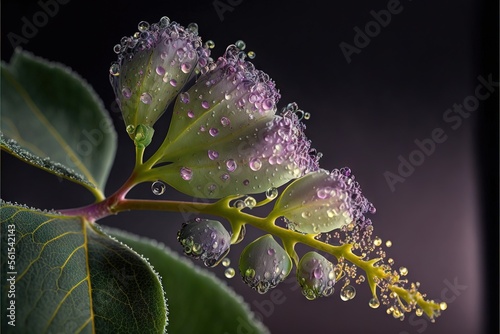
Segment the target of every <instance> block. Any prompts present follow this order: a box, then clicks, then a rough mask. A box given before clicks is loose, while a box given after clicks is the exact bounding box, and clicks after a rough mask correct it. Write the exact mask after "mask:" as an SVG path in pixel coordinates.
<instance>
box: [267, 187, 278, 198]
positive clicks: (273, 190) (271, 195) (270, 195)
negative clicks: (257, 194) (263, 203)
mask: <svg viewBox="0 0 500 334" xmlns="http://www.w3.org/2000/svg"><path fill="white" fill-rule="evenodd" d="M278 194H279V192H278V189H277V188H274V187H273V188H269V189H267V190H266V198H267V199H269V200H273V199H275V198H276V197H278Z"/></svg>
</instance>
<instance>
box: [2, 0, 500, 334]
mask: <svg viewBox="0 0 500 334" xmlns="http://www.w3.org/2000/svg"><path fill="white" fill-rule="evenodd" d="M218 3H224V4H226V5H228V6H229V7H230V8H231V10H229V9H227V11H224V12H221V11H220V10H219V12H218V11H217V10H216V9H215V7H214V4H218ZM229 3H231V4H232V5H230V4H229ZM484 3H485V2H484ZM394 4H395V2H394V1H376V2H374V1H357V2H354V3H347V2H342V3H338V4H335V3H332V4H328V5H325V4H324V3H321V2H319V1H309V2H298V3H293V2H291V3H287V4H286V5H283V6H279V5H278V4H270V3H269V2H266V1H232V2H230V1H224V0H221V1H203V2H202V1H199V2H195V1H179V2H172V1H169V2H165V1H162V2H160V1H148V0H144V1H141V2H138V3H132V2H130V3H128V4H126V3H124V2H119V1H109V2H107V3H106V6H107V7H106V8H103V7H101V6H102V5H98V4H97V3H95V4H93V5H91V4H89V3H88V2H85V1H81V0H73V1H71V2H69V3H67V4H64V5H62V4H61V5H59V8H58V11H57V13H55V14H54V15H53V17H49V18H48V20H47V22H46V24H44V25H42V26H40V27H38V29H37V32H36V33H34V34H33V36H32V37H30V38H26V40H27V42H26V43H24V44H23V45H22V46H23V47H24V48H25V49H26V50H28V51H31V52H33V53H35V54H36V55H39V56H42V57H45V58H47V59H50V60H54V61H59V62H62V63H65V64H66V65H68V66H70V67H72V68H73V69H74V70H75V71H77V72H78V73H80V74H81V75H82V76H83V77H85V78H86V79H87V80H88V82H89V83H90V84H91V85H92V86H93V87H94V88H95V89H96V91H97V93H98V94H99V95H100V96H101V98H102V99H103V101H104V104H105V105H106V106H107V109H108V110H109V111H110V112H111V116H112V118H113V121H114V124H115V127H116V129H117V132H118V134H119V141H120V142H119V151H118V157H117V161H116V163H115V165H114V167H113V170H112V174H111V176H110V179H109V183H108V187H107V189H106V192H107V194H110V193H111V192H112V191H114V190H115V189H116V188H117V187H118V186H119V185H120V184H121V183H122V182H124V180H125V179H126V178H127V176H128V174H129V172H130V171H131V170H132V168H133V164H134V158H133V154H134V152H133V146H132V143H131V141H130V139H129V138H128V136H127V134H126V132H125V129H124V125H123V121H122V120H121V118H120V116H121V115H120V113H119V112H118V111H117V109H116V105H115V104H114V103H113V91H112V89H111V87H110V86H109V82H108V69H109V65H110V64H111V62H112V61H113V60H115V58H116V56H115V54H114V53H113V51H112V48H113V46H114V45H115V44H116V41H118V40H119V39H120V38H121V37H122V36H124V35H127V34H130V31H131V30H133V29H134V28H135V27H136V25H137V23H138V22H139V21H141V20H146V21H149V22H156V21H157V20H158V19H159V18H160V17H161V16H162V15H167V16H169V17H170V18H171V19H172V20H175V21H177V22H179V23H180V24H182V25H184V26H185V25H187V24H188V23H190V22H196V23H198V25H199V31H200V35H201V36H202V38H203V40H204V41H206V40H209V39H212V40H214V41H215V43H216V47H215V48H214V49H213V50H212V56H213V57H217V56H219V55H221V54H222V53H223V52H224V50H225V47H226V46H227V45H228V44H230V43H234V42H235V41H236V40H238V39H242V40H244V41H245V42H246V45H247V48H246V50H247V51H250V50H252V51H254V52H255V53H256V55H257V56H256V58H255V59H254V60H253V62H254V64H255V65H256V67H257V68H258V69H261V70H263V71H265V72H267V73H268V74H269V75H270V76H271V78H272V79H273V80H274V81H275V82H276V85H277V88H278V89H279V90H280V93H281V95H282V98H281V100H280V102H279V103H278V106H279V108H282V107H284V106H286V104H288V103H290V102H297V103H298V105H299V107H300V108H301V109H303V110H304V111H306V112H309V113H310V114H311V118H310V119H309V120H308V121H306V125H307V129H306V134H307V135H308V136H309V138H310V139H311V140H312V143H313V145H312V146H313V147H315V148H317V149H318V151H320V152H322V153H323V154H324V155H323V158H322V159H321V160H320V165H321V167H322V168H325V169H333V168H341V167H344V166H349V167H350V168H351V169H352V171H353V173H354V175H355V176H356V180H357V181H359V182H360V184H361V187H362V188H363V193H364V195H365V196H366V197H367V198H368V200H369V201H371V202H372V203H373V204H374V205H375V207H376V208H377V212H376V214H375V215H370V218H371V219H372V221H373V224H374V228H375V235H378V236H379V237H381V238H382V239H383V240H384V241H385V240H391V241H392V242H393V246H392V247H391V248H388V250H387V252H388V256H389V257H392V258H394V260H395V263H396V264H395V267H396V268H397V267H399V266H405V267H407V268H408V269H409V275H408V278H409V279H410V281H419V282H420V283H421V289H420V290H421V291H422V292H426V293H427V294H428V297H430V298H436V299H443V300H445V301H447V302H448V310H446V311H445V312H444V313H443V315H442V316H441V317H440V318H438V319H437V322H436V323H435V324H431V323H429V322H428V321H425V318H418V319H416V318H413V317H412V316H407V317H406V319H405V320H404V321H402V322H400V321H398V320H395V319H393V318H392V317H391V316H388V315H387V314H385V309H384V308H383V307H380V308H379V309H377V310H373V309H371V308H370V307H369V306H368V301H369V299H370V295H369V291H368V287H367V285H366V284H362V285H356V288H357V296H356V297H355V298H354V300H352V301H349V302H343V301H342V300H341V299H340V298H339V294H338V292H339V287H337V289H336V292H335V293H334V294H333V296H331V297H329V298H322V299H319V300H315V301H308V300H306V299H305V298H304V297H303V296H302V295H301V293H300V291H299V290H295V291H293V290H294V284H290V283H286V282H285V283H283V284H282V285H279V286H278V288H277V289H280V290H281V291H282V292H283V295H282V297H281V298H280V299H279V300H278V301H271V300H270V296H269V294H267V295H259V294H257V293H256V292H255V291H253V290H251V289H249V288H248V287H247V286H246V285H244V283H243V282H242V281H241V279H240V278H239V277H238V276H235V277H234V278H233V279H231V280H227V279H225V278H224V274H223V270H224V268H223V267H222V266H220V267H218V268H215V269H214V270H213V272H214V273H215V274H216V275H217V276H218V277H220V278H222V279H224V280H226V281H227V283H228V284H229V285H230V286H232V287H234V289H235V290H236V292H237V293H239V294H241V295H243V296H244V298H245V300H246V301H247V302H248V303H249V304H251V306H252V309H254V310H255V311H257V312H259V313H260V314H261V315H262V316H263V322H264V323H265V324H266V325H267V326H268V327H269V329H270V330H271V332H272V333H303V332H320V331H321V332H325V333H394V334H406V333H409V334H414V333H426V334H431V333H440V334H441V333H445V334H446V333H459V334H462V333H463V334H476V333H483V332H485V327H484V326H485V321H486V320H485V319H486V318H484V317H485V315H487V313H488V312H489V311H490V310H489V309H488V305H489V304H491V299H495V300H497V298H498V293H496V291H497V289H498V286H496V287H495V286H493V287H489V286H485V279H486V277H487V275H488V271H487V270H488V269H491V268H486V267H485V265H484V264H485V263H486V260H485V257H486V256H487V255H485V253H484V251H485V250H484V245H485V242H486V240H487V237H488V234H489V233H491V232H489V231H485V230H484V229H483V227H484V226H486V224H485V223H484V219H485V218H484V217H485V216H484V212H483V209H484V206H483V204H484V202H482V201H483V200H484V199H485V198H486V199H487V198H488V197H489V196H492V197H493V198H497V197H495V196H496V194H488V193H485V188H484V187H482V186H483V184H481V181H482V178H481V177H480V176H481V175H480V168H482V167H481V166H483V165H484V163H485V162H486V160H485V154H486V153H488V151H487V149H488V147H486V146H484V143H483V142H481V141H480V140H481V138H484V136H485V133H486V132H487V131H490V130H491V129H492V127H491V124H489V123H490V118H491V120H492V121H493V122H497V121H496V120H497V119H498V118H497V117H498V108H497V109H496V110H495V109H488V108H487V106H488V105H489V106H491V105H492V100H495V101H497V100H498V92H497V89H499V88H498V87H493V88H494V90H495V91H494V92H492V94H491V96H490V97H488V98H485V100H484V101H480V102H479V107H478V108H477V110H475V111H471V112H470V117H468V118H464V117H463V116H460V117H459V118H456V117H457V115H460V114H459V113H448V112H447V110H448V109H450V108H451V109H453V108H454V104H463V103H464V100H466V99H467V98H468V97H469V96H475V94H476V87H477V86H478V85H479V84H481V81H480V80H478V76H482V78H485V79H486V80H487V79H488V76H489V75H490V74H492V78H493V80H494V81H498V67H495V66H491V67H488V66H485V65H484V64H483V61H484V59H483V58H484V57H486V55H485V54H484V53H483V52H484V49H483V48H482V45H483V44H486V42H487V40H486V38H485V37H484V36H482V34H481V33H482V31H481V27H482V26H481V23H482V24H484V22H482V20H483V17H482V16H481V15H482V14H484V13H483V11H482V10H483V8H482V6H483V2H475V1H472V0H469V1H462V2H460V3H457V2H452V1H446V2H439V3H435V2H430V1H410V0H406V1H401V2H400V4H399V6H398V7H397V8H398V9H394V8H396V7H390V6H394ZM497 5H498V4H497ZM388 6H389V7H390V8H392V9H393V10H394V11H398V10H399V12H398V13H397V14H392V16H391V21H390V22H389V23H388V24H386V27H381V28H380V32H379V33H378V34H375V33H373V35H374V36H373V37H370V41H369V43H368V44H367V45H365V46H364V47H362V48H361V47H359V48H357V49H358V51H359V52H355V53H352V54H351V55H350V62H349V63H348V61H347V58H346V56H345V55H344V54H343V53H342V51H341V48H340V47H339V44H341V43H342V42H345V43H348V44H350V45H355V41H354V38H355V34H356V31H355V30H354V28H355V27H359V28H360V29H364V27H365V25H366V24H367V23H369V22H370V21H373V20H374V16H373V14H371V11H372V10H373V11H375V12H379V11H380V10H383V9H384V10H385V9H387V8H388ZM2 7H3V8H2V12H3V15H2V29H1V30H2V44H3V45H2V46H3V47H2V60H4V61H7V60H8V59H9V58H10V55H11V54H12V50H13V48H12V45H11V43H10V42H9V39H8V34H9V33H11V32H13V33H16V34H18V35H22V26H23V22H24V21H23V20H22V18H23V17H26V18H27V19H28V20H31V19H32V17H33V15H34V14H36V13H37V12H39V11H41V10H42V8H41V7H40V5H38V4H37V3H36V1H32V2H26V3H18V2H16V1H4V2H2ZM226 8H228V7H226ZM497 12H498V11H497ZM497 28H498V25H495V29H496V31H497V32H498V29H497ZM495 42H496V43H498V38H496V39H495ZM495 61H498V59H496V60H495ZM480 92H481V93H482V94H485V93H486V92H488V90H487V88H486V90H485V89H481V90H480ZM469 100H470V99H469ZM480 113H481V114H480ZM167 114H168V111H167V113H166V114H165V115H164V116H163V118H161V119H160V121H159V122H158V124H157V126H156V133H157V134H160V133H162V131H166V129H167V128H168V116H167ZM452 116H453V117H455V118H453V119H451V118H450V117H452ZM459 122H460V123H459ZM436 129H441V131H440V130H436ZM436 131H437V132H436ZM433 132H434V137H435V138H437V139H438V141H441V142H440V143H438V142H437V141H435V140H434V141H433V142H434V145H435V147H434V149H433V151H432V150H430V148H429V147H430V146H428V148H429V150H430V151H432V153H429V154H418V153H414V152H415V150H420V151H422V149H419V146H418V145H417V144H416V143H415V140H418V141H420V142H422V141H424V142H427V143H428V141H426V139H429V138H433ZM436 133H438V134H439V135H436ZM444 138H446V139H444ZM495 139H498V137H495ZM159 142H161V138H159V136H157V138H154V140H153V144H152V146H155V145H158V144H159ZM480 144H483V146H480ZM495 145H496V143H492V144H491V149H492V152H491V153H488V154H491V155H495V154H498V152H497V151H496V150H495V147H497V146H495ZM150 151H151V150H150ZM485 152H486V153H485ZM400 156H401V157H402V158H403V159H405V160H408V161H409V160H410V158H411V159H412V161H414V162H417V163H416V164H417V165H418V166H415V167H414V171H412V172H410V171H409V170H408V171H407V174H411V175H408V176H405V177H404V182H397V183H394V184H393V186H392V189H391V186H390V185H389V184H388V181H387V179H386V176H384V174H385V175H388V174H387V172H388V171H389V172H391V173H393V174H394V175H397V174H398V165H399V164H400V163H401V160H400V158H399V157H400ZM419 157H420V160H418V158H419ZM422 157H423V161H422ZM2 160H3V163H2V169H3V171H2V172H3V173H2V179H1V181H2V198H3V199H5V200H10V201H17V202H20V203H26V204H27V205H30V206H36V207H40V208H42V209H50V208H68V207H73V206H78V205H83V204H87V203H88V202H89V201H90V200H91V198H90V196H89V194H87V193H86V192H85V190H79V189H78V187H76V186H74V185H72V184H69V183H67V182H58V180H57V178H56V177H53V176H50V175H47V174H46V173H44V172H42V171H38V170H36V169H34V168H30V167H27V166H24V165H23V164H22V163H20V162H18V161H17V160H15V159H12V158H11V157H9V156H7V155H4V154H2ZM495 163H496V161H495ZM12 172H14V173H15V174H16V175H18V176H19V177H20V178H21V179H20V180H16V179H14V178H13V177H9V175H10V174H9V173H12ZM405 175H406V174H405ZM400 177H401V176H400ZM497 177H498V175H495V176H493V175H492V176H491V178H492V182H495V180H498V179H497ZM398 180H399V181H401V179H398ZM45 186H47V187H49V189H51V193H50V196H48V195H47V194H46V193H45V192H44V190H43V189H44V187H45ZM495 191H498V189H496V190H495ZM72 192H74V193H75V195H72V196H69V195H68V194H72ZM129 196H137V197H148V198H162V199H166V198H169V196H175V197H176V198H178V199H188V197H186V196H183V195H178V194H177V193H176V192H175V191H174V190H173V189H171V188H169V187H167V190H166V192H165V194H164V195H162V196H161V197H155V196H154V195H153V194H152V193H151V190H150V189H149V185H144V186H141V187H138V189H135V190H134V191H132V193H131V194H130V195H129ZM497 209H498V207H497ZM182 222H183V217H182V216H181V215H180V214H171V213H154V212H133V213H123V214H120V215H118V216H114V217H108V218H106V219H104V220H102V221H101V223H102V224H103V225H108V226H113V227H119V228H122V229H125V230H128V231H131V232H135V233H137V234H140V235H143V236H147V237H150V238H155V239H159V240H160V241H162V242H164V243H165V244H167V245H168V246H170V247H171V248H172V249H174V250H176V251H178V252H182V250H181V247H180V245H179V244H178V243H177V240H176V233H177V231H178V230H179V229H180V226H181V223H182ZM488 224H491V225H494V226H496V229H498V227H497V226H498V220H496V221H490V222H488ZM496 231H497V230H496ZM260 235H262V233H261V232H260V231H258V230H255V229H253V228H252V227H250V226H249V227H248V229H247V236H246V238H245V240H244V241H243V242H242V243H241V244H239V245H237V246H235V247H233V248H232V250H231V252H230V254H229V258H230V259H231V261H232V263H231V265H232V267H234V268H237V261H238V256H239V254H240V253H241V250H242V249H243V248H244V246H245V245H247V244H248V243H249V242H251V241H252V240H254V239H255V238H256V237H258V236H260ZM298 250H299V252H300V254H301V255H302V254H305V253H306V252H307V251H309V249H307V248H305V247H299V249H298ZM490 252H492V253H493V255H495V256H498V249H494V250H490ZM493 255H492V256H493ZM488 261H490V262H491V263H493V264H494V265H495V266H497V265H498V260H495V259H490V260H488ZM196 263H197V264H199V265H201V263H199V262H196ZM493 274H495V272H493ZM495 275H496V274H495ZM497 277H498V276H494V279H493V282H494V283H495V284H498V280H497ZM490 288H491V289H492V290H490ZM488 291H489V292H488ZM491 291H493V293H492V292H491ZM495 293H496V294H495ZM493 304H495V305H497V304H498V303H497V302H494V303H493ZM207 307H210V305H207ZM497 315H498V313H497ZM173 321H175V319H173ZM235 333H236V330H235Z"/></svg>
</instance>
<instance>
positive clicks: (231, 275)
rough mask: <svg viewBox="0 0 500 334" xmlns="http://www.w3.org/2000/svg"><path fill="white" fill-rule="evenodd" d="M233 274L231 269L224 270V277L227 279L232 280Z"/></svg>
mask: <svg viewBox="0 0 500 334" xmlns="http://www.w3.org/2000/svg"><path fill="white" fill-rule="evenodd" d="M235 273H236V272H235V271H234V269H233V268H227V269H226V270H224V276H226V277H227V278H233V277H234V274H235Z"/></svg>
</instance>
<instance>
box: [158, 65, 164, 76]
mask: <svg viewBox="0 0 500 334" xmlns="http://www.w3.org/2000/svg"><path fill="white" fill-rule="evenodd" d="M156 74H158V75H161V76H164V75H165V69H164V68H163V67H161V66H156Z"/></svg>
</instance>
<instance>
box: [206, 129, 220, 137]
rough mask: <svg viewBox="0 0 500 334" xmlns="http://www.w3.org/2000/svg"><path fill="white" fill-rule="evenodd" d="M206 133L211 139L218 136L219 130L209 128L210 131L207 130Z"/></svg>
mask: <svg viewBox="0 0 500 334" xmlns="http://www.w3.org/2000/svg"><path fill="white" fill-rule="evenodd" d="M208 133H210V135H211V136H212V137H215V136H217V135H218V134H219V130H217V129H216V128H210V130H208Z"/></svg>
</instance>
